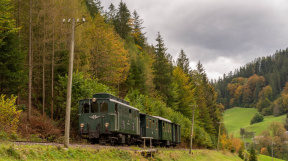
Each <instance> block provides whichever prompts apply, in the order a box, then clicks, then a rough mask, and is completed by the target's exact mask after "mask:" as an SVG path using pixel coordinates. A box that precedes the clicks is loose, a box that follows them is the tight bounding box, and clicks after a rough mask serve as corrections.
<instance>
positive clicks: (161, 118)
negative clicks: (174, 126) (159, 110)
mask: <svg viewBox="0 0 288 161" xmlns="http://www.w3.org/2000/svg"><path fill="white" fill-rule="evenodd" d="M153 117H155V118H157V119H159V120H163V121H166V122H169V123H172V121H170V120H168V119H165V118H163V117H160V116H153Z"/></svg>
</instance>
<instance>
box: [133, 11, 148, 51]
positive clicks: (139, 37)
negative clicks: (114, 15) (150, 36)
mask: <svg viewBox="0 0 288 161" xmlns="http://www.w3.org/2000/svg"><path fill="white" fill-rule="evenodd" d="M132 20H133V29H132V36H133V38H134V42H135V44H136V45H137V47H138V48H139V49H141V50H142V49H143V48H144V45H145V41H146V37H145V33H143V31H142V30H143V29H144V27H143V26H142V24H143V20H142V19H140V16H139V15H138V13H137V11H136V10H134V12H133V14H132Z"/></svg>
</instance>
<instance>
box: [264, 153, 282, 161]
mask: <svg viewBox="0 0 288 161" xmlns="http://www.w3.org/2000/svg"><path fill="white" fill-rule="evenodd" d="M258 160H259V161H271V160H272V158H271V157H269V156H266V155H261V154H260V155H259V158H258ZM273 161H283V160H282V159H278V158H273Z"/></svg>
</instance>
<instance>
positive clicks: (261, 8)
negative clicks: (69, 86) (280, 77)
mask: <svg viewBox="0 0 288 161" xmlns="http://www.w3.org/2000/svg"><path fill="white" fill-rule="evenodd" d="M111 2H113V3H114V5H115V6H118V4H119V2H120V0H110V1H107V0H105V1H104V3H107V4H110V3H111ZM124 2H126V4H127V5H128V7H129V9H130V10H131V11H133V10H134V9H136V10H137V11H138V13H139V14H140V17H141V18H142V19H143V20H144V27H146V28H145V31H146V32H147V34H146V36H147V37H148V42H149V43H150V44H155V38H156V34H157V32H158V31H160V33H161V35H162V36H163V38H164V42H165V45H166V47H167V48H168V52H169V53H171V54H172V55H173V57H174V59H176V58H177V56H178V54H179V52H180V50H181V49H184V51H185V52H186V53H187V54H188V57H189V59H190V60H191V61H193V62H197V61H198V60H200V61H201V62H203V65H204V67H205V64H206V66H207V67H206V71H207V73H222V74H223V73H224V72H225V73H227V72H229V71H230V70H231V71H234V69H235V66H234V65H235V64H237V65H238V64H242V65H245V63H247V62H250V61H252V60H253V59H255V58H257V57H262V56H266V55H271V54H273V53H274V52H275V51H276V50H277V49H284V48H286V47H287V46H288V30H287V29H288V21H287V15H288V1H287V0H273V1H271V0H253V1H251V0H193V1H191V0H177V1H176V0H156V1H155V0H145V1H143V0H126V1H124ZM102 4H103V2H102ZM105 6H106V5H105ZM221 57H224V58H225V59H227V60H228V59H229V61H226V62H221V61H220V62H219V61H217V60H221V59H220V58H221ZM235 62H237V63H235ZM221 63H222V64H221ZM223 63H228V64H223ZM229 63H230V64H229ZM231 63H232V64H231ZM221 65H222V66H225V67H226V68H225V69H223V68H219V66H221ZM213 66H214V67H213ZM238 67H239V66H238ZM192 68H195V67H192ZM236 68H237V67H236ZM222 74H221V75H222ZM208 76H209V75H208ZM213 77H214V76H213Z"/></svg>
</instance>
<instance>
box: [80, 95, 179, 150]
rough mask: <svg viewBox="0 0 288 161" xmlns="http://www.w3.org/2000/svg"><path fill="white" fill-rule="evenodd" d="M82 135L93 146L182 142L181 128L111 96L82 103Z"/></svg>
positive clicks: (94, 96) (172, 144)
mask: <svg viewBox="0 0 288 161" xmlns="http://www.w3.org/2000/svg"><path fill="white" fill-rule="evenodd" d="M78 115H79V134H80V136H81V137H82V138H84V139H87V140H88V141H89V142H91V143H99V144H102V145H103V144H110V145H114V144H118V145H119V144H122V145H123V144H128V145H130V144H134V145H139V144H142V143H143V142H144V140H145V139H143V138H146V139H147V138H148V139H147V140H149V142H150V141H151V143H152V145H153V146H168V147H169V146H176V145H178V144H180V143H181V133H180V131H181V126H180V125H178V124H176V123H173V122H171V121H170V120H168V119H165V118H163V117H159V116H151V115H148V114H145V113H140V111H139V109H137V108H135V107H132V106H130V103H129V102H127V101H125V100H123V99H120V98H117V97H115V96H113V95H111V94H109V93H96V94H94V95H93V97H92V98H88V99H82V100H80V101H79V114H78Z"/></svg>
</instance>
